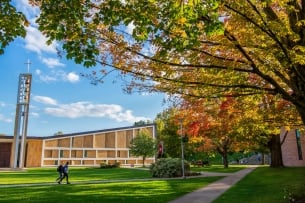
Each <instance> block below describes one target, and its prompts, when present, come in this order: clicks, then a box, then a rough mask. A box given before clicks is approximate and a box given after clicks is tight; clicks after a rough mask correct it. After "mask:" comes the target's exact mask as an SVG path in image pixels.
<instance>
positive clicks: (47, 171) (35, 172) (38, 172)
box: [0, 167, 151, 185]
mask: <svg viewBox="0 0 305 203" xmlns="http://www.w3.org/2000/svg"><path fill="white" fill-rule="evenodd" d="M57 176H58V173H57V172H56V168H31V169H27V170H26V171H22V172H21V171H20V172H15V171H13V172H0V185H1V184H21V183H23V184H25V183H53V182H55V179H56V178H57ZM138 178H151V175H150V173H149V171H147V170H136V169H126V168H115V169H111V170H109V169H99V168H73V167H70V170H69V179H70V181H71V182H79V181H88V180H90V181H100V180H120V179H138Z"/></svg>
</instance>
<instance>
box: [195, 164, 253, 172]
mask: <svg viewBox="0 0 305 203" xmlns="http://www.w3.org/2000/svg"><path fill="white" fill-rule="evenodd" d="M246 167H247V166H246V165H230V166H229V168H224V167H223V165H210V166H204V167H197V166H192V167H191V170H192V171H196V172H201V171H206V172H219V173H235V172H237V171H239V170H242V169H245V168H246Z"/></svg>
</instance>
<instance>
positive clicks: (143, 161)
mask: <svg viewBox="0 0 305 203" xmlns="http://www.w3.org/2000/svg"><path fill="white" fill-rule="evenodd" d="M145 159H146V157H145V156H143V160H142V161H143V168H144V167H145Z"/></svg>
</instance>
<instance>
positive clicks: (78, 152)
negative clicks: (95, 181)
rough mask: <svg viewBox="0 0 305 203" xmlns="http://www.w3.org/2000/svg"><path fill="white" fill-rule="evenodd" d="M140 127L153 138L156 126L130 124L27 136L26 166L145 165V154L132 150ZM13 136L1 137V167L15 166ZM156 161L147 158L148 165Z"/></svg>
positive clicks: (152, 158)
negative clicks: (58, 133)
mask: <svg viewBox="0 0 305 203" xmlns="http://www.w3.org/2000/svg"><path fill="white" fill-rule="evenodd" d="M141 130H146V131H147V132H148V133H149V134H150V135H151V136H152V138H153V139H155V137H156V133H155V132H156V130H155V125H154V124H150V125H144V126H131V127H123V128H113V129H106V130H97V131H88V132H81V133H72V134H63V135H56V136H49V137H28V138H27V141H26V149H25V150H26V151H25V152H26V153H25V161H24V166H25V167H51V166H57V165H58V164H59V163H65V162H67V161H68V162H69V163H70V165H72V166H99V165H100V163H107V164H113V163H115V162H120V164H121V165H142V157H134V156H132V155H131V154H130V152H129V146H130V142H131V140H132V139H133V138H135V137H136V136H137V135H138V134H139V132H140V131H141ZM12 144H13V138H12V137H9V136H1V137H0V167H2V168H3V167H12V161H11V160H12V153H11V150H12ZM154 161H155V157H148V158H147V159H146V161H145V164H150V163H153V162H154Z"/></svg>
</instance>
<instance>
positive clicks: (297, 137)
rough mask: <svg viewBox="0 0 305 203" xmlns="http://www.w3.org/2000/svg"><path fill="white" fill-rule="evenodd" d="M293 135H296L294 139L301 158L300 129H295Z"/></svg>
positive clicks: (301, 158)
mask: <svg viewBox="0 0 305 203" xmlns="http://www.w3.org/2000/svg"><path fill="white" fill-rule="evenodd" d="M295 137H296V141H297V148H298V156H299V160H303V155H302V145H301V139H300V131H299V130H298V129H296V130H295Z"/></svg>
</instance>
